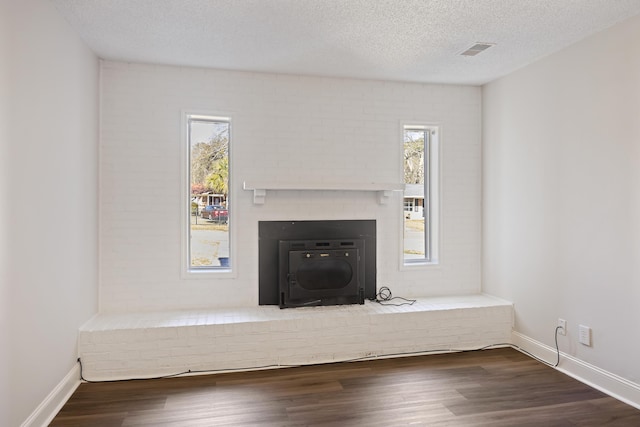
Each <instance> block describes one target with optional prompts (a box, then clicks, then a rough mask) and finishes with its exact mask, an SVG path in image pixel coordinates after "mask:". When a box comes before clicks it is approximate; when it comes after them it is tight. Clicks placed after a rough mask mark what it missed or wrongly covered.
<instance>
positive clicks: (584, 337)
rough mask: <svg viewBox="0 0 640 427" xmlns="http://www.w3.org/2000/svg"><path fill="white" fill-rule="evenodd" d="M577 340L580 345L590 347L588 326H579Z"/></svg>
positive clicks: (589, 329)
mask: <svg viewBox="0 0 640 427" xmlns="http://www.w3.org/2000/svg"><path fill="white" fill-rule="evenodd" d="M578 340H579V341H580V344H584V345H587V346H589V347H591V328H590V327H588V326H584V325H580V329H579V334H578Z"/></svg>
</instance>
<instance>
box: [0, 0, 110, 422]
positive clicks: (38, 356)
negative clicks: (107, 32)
mask: <svg viewBox="0 0 640 427" xmlns="http://www.w3.org/2000/svg"><path fill="white" fill-rule="evenodd" d="M0 4H1V9H0V17H1V20H0V28H2V37H3V40H2V45H3V49H2V51H0V53H1V54H2V57H1V58H0V63H1V64H2V80H0V84H1V85H2V86H0V91H1V92H2V97H1V98H2V104H1V105H2V109H0V114H1V115H0V121H1V123H2V124H3V126H2V128H1V129H2V132H1V134H0V136H1V137H2V157H1V158H2V161H3V165H2V171H1V172H0V174H1V178H2V185H1V186H0V189H1V190H2V193H1V194H0V197H1V199H0V200H1V201H0V203H2V209H1V212H3V215H2V216H0V220H1V222H0V230H1V231H2V239H1V241H2V245H3V246H5V245H6V246H7V247H8V248H7V249H8V250H6V251H3V252H2V257H3V259H2V263H3V265H4V271H3V272H2V273H3V274H2V277H1V278H2V288H1V289H0V291H1V293H0V296H1V297H2V300H1V304H0V313H2V317H1V318H0V321H2V325H1V328H0V331H1V332H2V340H1V342H0V352H2V358H1V359H0V361H1V362H2V368H0V369H2V371H0V372H1V374H2V377H1V378H0V391H1V393H0V402H1V405H2V406H1V407H0V425H3V426H17V425H20V424H21V423H22V422H24V421H25V420H26V419H27V418H28V417H29V416H30V414H32V413H33V412H34V411H35V410H36V408H37V407H38V405H39V404H40V403H41V402H43V401H44V400H45V398H46V397H47V396H48V395H49V393H50V392H52V390H54V388H55V387H56V385H57V384H58V383H59V382H60V381H62V380H63V378H64V377H65V375H67V373H69V372H70V371H71V370H72V369H73V368H74V366H75V365H76V358H77V337H78V328H79V327H80V326H81V325H82V324H83V323H84V322H86V321H87V320H88V319H89V318H90V317H91V316H92V315H93V314H94V313H96V311H97V290H98V288H97V278H98V273H97V272H98V267H97V261H98V256H97V251H98V243H97V238H98V236H97V195H96V190H97V176H98V174H97V150H98V146H97V137H98V87H99V85H98V75H99V67H98V61H97V58H96V57H95V56H94V55H93V54H92V52H91V51H89V49H88V48H87V47H86V46H85V45H84V44H83V43H81V42H80V40H79V39H78V37H77V36H76V35H75V34H74V33H73V31H72V30H71V29H70V27H68V25H67V23H66V22H65V21H64V20H62V18H60V16H59V15H58V13H57V11H56V10H55V8H54V7H53V6H52V5H51V3H50V2H48V1H45V0H25V1H11V0H2V2H1V3H0Z"/></svg>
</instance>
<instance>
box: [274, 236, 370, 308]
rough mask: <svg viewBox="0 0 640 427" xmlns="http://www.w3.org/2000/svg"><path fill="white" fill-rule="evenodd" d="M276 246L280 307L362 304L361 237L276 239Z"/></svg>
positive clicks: (362, 249)
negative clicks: (341, 238) (343, 238)
mask: <svg viewBox="0 0 640 427" xmlns="http://www.w3.org/2000/svg"><path fill="white" fill-rule="evenodd" d="M279 249H280V250H279V252H278V266H279V274H278V285H279V287H278V290H279V293H278V297H279V304H280V308H286V307H301V306H309V305H335V304H364V281H361V278H362V279H364V263H363V261H364V259H363V258H362V257H363V256H364V240H363V239H351V240H349V239H347V240H280V241H279ZM361 253H362V257H361Z"/></svg>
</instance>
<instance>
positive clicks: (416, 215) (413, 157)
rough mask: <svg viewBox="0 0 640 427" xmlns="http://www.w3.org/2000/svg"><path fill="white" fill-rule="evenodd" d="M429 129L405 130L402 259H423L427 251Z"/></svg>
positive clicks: (427, 255)
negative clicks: (426, 183) (426, 179)
mask: <svg viewBox="0 0 640 427" xmlns="http://www.w3.org/2000/svg"><path fill="white" fill-rule="evenodd" d="M427 136H428V130H424V129H405V131H404V184H405V190H404V259H405V261H410V260H425V259H428V258H429V252H428V223H427V215H426V212H425V209H424V207H425V197H427V198H428V195H427V194H425V193H426V191H425V190H426V188H427V186H426V185H425V177H426V176H428V175H426V172H427V171H426V166H428V159H427V154H428V151H427V150H426V147H427V143H428V138H427Z"/></svg>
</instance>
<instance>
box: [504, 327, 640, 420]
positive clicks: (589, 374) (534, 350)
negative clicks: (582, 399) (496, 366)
mask: <svg viewBox="0 0 640 427" xmlns="http://www.w3.org/2000/svg"><path fill="white" fill-rule="evenodd" d="M511 337H512V338H511V339H512V342H513V344H515V345H517V346H518V347H520V348H522V349H524V350H526V351H528V352H530V353H531V354H533V355H534V356H536V357H539V358H541V359H543V360H546V361H548V362H550V363H552V364H553V363H556V359H557V352H556V349H555V348H552V347H549V346H548V345H546V344H542V343H541V342H539V341H536V340H534V339H532V338H529V337H528V336H526V335H522V334H521V333H519V332H515V331H514V332H512V333H511ZM556 369H557V370H559V371H560V372H562V373H565V374H567V375H569V376H570V377H573V378H575V379H577V380H578V381H580V382H583V383H585V384H587V385H589V386H591V387H593V388H595V389H598V390H600V391H601V392H603V393H606V394H608V395H609V396H611V397H614V398H616V399H618V400H620V401H622V402H624V403H626V404H629V405H631V406H633V407H635V408H638V409H640V384H636V383H634V382H631V381H629V380H626V379H624V378H622V377H620V376H618V375H615V374H612V373H611V372H608V371H605V370H604V369H600V368H598V367H597V366H594V365H591V364H589V363H586V362H583V361H582V360H580V359H577V358H576V357H574V356H571V355H569V354H566V353H563V352H562V351H561V352H560V364H559V365H558V367H557V368H556Z"/></svg>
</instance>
